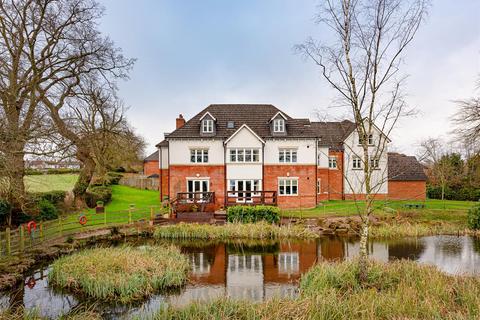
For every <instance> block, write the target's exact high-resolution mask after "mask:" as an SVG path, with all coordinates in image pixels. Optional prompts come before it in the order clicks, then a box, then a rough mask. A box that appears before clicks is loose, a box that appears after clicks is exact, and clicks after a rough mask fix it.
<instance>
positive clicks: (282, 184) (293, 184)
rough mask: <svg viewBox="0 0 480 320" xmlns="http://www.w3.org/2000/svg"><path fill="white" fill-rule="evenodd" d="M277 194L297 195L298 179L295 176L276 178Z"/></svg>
mask: <svg viewBox="0 0 480 320" xmlns="http://www.w3.org/2000/svg"><path fill="white" fill-rule="evenodd" d="M278 194H279V195H285V196H296V195H298V179H297V178H280V179H279V180H278Z"/></svg>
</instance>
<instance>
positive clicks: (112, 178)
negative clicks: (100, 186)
mask: <svg viewBox="0 0 480 320" xmlns="http://www.w3.org/2000/svg"><path fill="white" fill-rule="evenodd" d="M122 177H123V174H121V173H119V172H108V173H107V175H106V177H105V184H106V185H112V184H118V183H119V182H120V179H121V178H122Z"/></svg>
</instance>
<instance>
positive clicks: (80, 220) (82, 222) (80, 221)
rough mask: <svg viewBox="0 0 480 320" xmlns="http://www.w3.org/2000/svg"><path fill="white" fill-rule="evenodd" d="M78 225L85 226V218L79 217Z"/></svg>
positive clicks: (83, 216)
mask: <svg viewBox="0 0 480 320" xmlns="http://www.w3.org/2000/svg"><path fill="white" fill-rule="evenodd" d="M78 223H80V224H81V225H82V226H83V225H84V224H86V223H87V216H85V215H81V216H80V217H79V218H78Z"/></svg>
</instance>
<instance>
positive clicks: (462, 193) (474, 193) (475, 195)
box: [427, 186, 480, 201]
mask: <svg viewBox="0 0 480 320" xmlns="http://www.w3.org/2000/svg"><path fill="white" fill-rule="evenodd" d="M427 197H428V198H429V199H441V198H442V187H441V186H428V187H427ZM444 197H445V199H446V200H462V201H479V200H480V188H473V187H462V188H451V187H446V188H445V195H444Z"/></svg>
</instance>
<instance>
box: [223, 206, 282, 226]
mask: <svg viewBox="0 0 480 320" xmlns="http://www.w3.org/2000/svg"><path fill="white" fill-rule="evenodd" d="M227 221H228V222H241V223H254V222H257V221H266V222H268V223H277V222H279V221H280V209H279V208H278V207H274V206H234V207H229V208H228V209H227Z"/></svg>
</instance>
